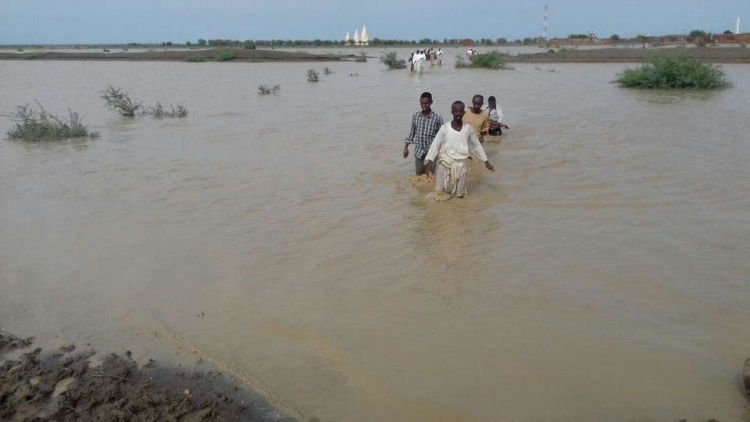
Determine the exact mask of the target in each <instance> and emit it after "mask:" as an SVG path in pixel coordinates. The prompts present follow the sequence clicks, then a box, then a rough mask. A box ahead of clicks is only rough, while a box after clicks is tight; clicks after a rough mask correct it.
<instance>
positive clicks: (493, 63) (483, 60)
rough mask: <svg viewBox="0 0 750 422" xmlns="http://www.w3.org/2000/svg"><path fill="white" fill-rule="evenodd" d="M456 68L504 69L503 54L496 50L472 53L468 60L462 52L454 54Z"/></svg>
mask: <svg viewBox="0 0 750 422" xmlns="http://www.w3.org/2000/svg"><path fill="white" fill-rule="evenodd" d="M456 67H457V68H464V67H469V68H482V69H505V56H503V55H502V54H501V53H500V52H498V51H492V52H489V53H485V54H474V55H472V56H469V60H466V57H465V56H464V55H463V54H460V55H458V56H456Z"/></svg>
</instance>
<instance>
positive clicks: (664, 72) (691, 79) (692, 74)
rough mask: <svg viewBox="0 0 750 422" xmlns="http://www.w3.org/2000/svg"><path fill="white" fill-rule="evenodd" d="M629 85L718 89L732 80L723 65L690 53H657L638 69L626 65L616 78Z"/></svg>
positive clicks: (652, 87)
mask: <svg viewBox="0 0 750 422" xmlns="http://www.w3.org/2000/svg"><path fill="white" fill-rule="evenodd" d="M616 82H617V83H618V84H620V86H623V87H626V88H648V89H717V88H728V87H730V86H732V83H731V82H730V81H729V80H728V79H727V77H726V74H724V71H722V70H721V68H720V67H717V66H713V65H712V64H710V63H705V62H701V61H700V60H697V59H693V58H690V57H687V56H677V57H664V56H656V57H654V58H652V59H650V60H649V61H648V62H646V63H644V64H643V65H641V67H640V68H638V69H626V70H625V71H624V72H622V73H621V74H619V75H618V78H617V80H616Z"/></svg>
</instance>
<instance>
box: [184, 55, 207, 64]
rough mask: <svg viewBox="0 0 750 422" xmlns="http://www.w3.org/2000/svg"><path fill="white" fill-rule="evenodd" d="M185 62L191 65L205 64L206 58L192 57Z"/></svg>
mask: <svg viewBox="0 0 750 422" xmlns="http://www.w3.org/2000/svg"><path fill="white" fill-rule="evenodd" d="M185 61H186V62H190V63H201V62H205V61H206V58H205V57H203V56H191V57H188V58H187V59H185Z"/></svg>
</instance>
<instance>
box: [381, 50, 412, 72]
mask: <svg viewBox="0 0 750 422" xmlns="http://www.w3.org/2000/svg"><path fill="white" fill-rule="evenodd" d="M380 62H381V63H383V64H385V65H386V66H388V69H406V60H403V59H399V58H398V57H397V56H396V52H395V51H392V52H390V53H386V54H385V55H383V56H380Z"/></svg>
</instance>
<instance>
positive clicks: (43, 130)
mask: <svg viewBox="0 0 750 422" xmlns="http://www.w3.org/2000/svg"><path fill="white" fill-rule="evenodd" d="M37 105H39V108H40V110H41V111H35V110H34V109H32V108H29V105H28V104H27V105H25V106H17V107H16V111H15V112H14V113H12V114H10V115H9V116H8V117H10V118H11V119H12V120H13V121H14V122H15V123H16V124H15V126H14V127H13V128H11V129H10V130H8V132H7V133H6V136H7V137H8V139H22V140H26V141H47V140H55V139H68V138H83V137H88V138H96V137H98V136H99V132H89V130H88V126H86V125H84V124H83V123H81V119H80V117H79V116H78V113H76V112H74V111H71V110H68V114H69V116H68V118H67V119H65V118H61V117H57V116H55V115H54V114H50V113H47V111H46V110H44V107H42V106H41V105H40V104H38V103H37Z"/></svg>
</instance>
